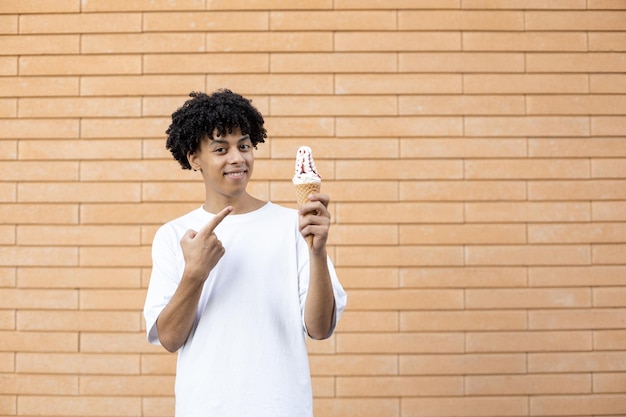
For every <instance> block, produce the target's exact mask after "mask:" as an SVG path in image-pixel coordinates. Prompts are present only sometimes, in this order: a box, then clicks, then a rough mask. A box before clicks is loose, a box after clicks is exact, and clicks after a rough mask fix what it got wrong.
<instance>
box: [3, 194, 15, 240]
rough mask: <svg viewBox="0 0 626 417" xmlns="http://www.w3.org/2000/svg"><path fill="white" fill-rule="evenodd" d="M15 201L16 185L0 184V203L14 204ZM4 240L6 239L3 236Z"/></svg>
mask: <svg viewBox="0 0 626 417" xmlns="http://www.w3.org/2000/svg"><path fill="white" fill-rule="evenodd" d="M16 201H17V184H16V183H4V184H0V202H2V203H15V202H16ZM5 239H8V238H7V237H6V236H5Z"/></svg>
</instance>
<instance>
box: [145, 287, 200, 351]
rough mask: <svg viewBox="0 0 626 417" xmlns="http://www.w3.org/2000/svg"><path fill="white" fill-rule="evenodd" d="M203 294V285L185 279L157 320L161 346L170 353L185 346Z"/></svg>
mask: <svg viewBox="0 0 626 417" xmlns="http://www.w3.org/2000/svg"><path fill="white" fill-rule="evenodd" d="M201 292H202V283H201V282H200V283H198V282H194V281H192V280H188V279H185V278H183V279H182V280H181V283H180V285H179V287H178V289H177V290H176V292H175V293H174V295H173V296H172V299H171V300H170V302H169V303H168V305H167V306H165V308H164V309H163V311H162V312H161V314H160V315H159V318H158V319H157V323H156V325H157V331H158V334H159V341H160V342H161V345H162V346H163V347H164V348H165V349H166V350H168V351H169V352H176V351H177V350H178V349H180V347H181V346H182V345H183V344H185V342H186V341H187V338H188V337H189V333H190V332H191V328H192V327H193V322H194V320H195V317H196V310H197V308H198V302H199V300H200V294H201Z"/></svg>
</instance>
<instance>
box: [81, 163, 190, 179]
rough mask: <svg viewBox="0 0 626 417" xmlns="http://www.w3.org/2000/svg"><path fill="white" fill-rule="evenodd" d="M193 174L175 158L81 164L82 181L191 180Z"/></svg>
mask: <svg viewBox="0 0 626 417" xmlns="http://www.w3.org/2000/svg"><path fill="white" fill-rule="evenodd" d="M191 175H193V174H192V173H191V172H189V171H183V170H182V169H180V168H179V167H177V165H176V162H175V161H173V160H165V161H162V160H135V161H132V162H129V161H110V160H109V161H107V160H105V161H83V162H81V165H80V178H81V180H82V181H159V180H161V181H165V180H168V181H173V180H177V179H178V180H189V179H192V178H191V177H190V176H191Z"/></svg>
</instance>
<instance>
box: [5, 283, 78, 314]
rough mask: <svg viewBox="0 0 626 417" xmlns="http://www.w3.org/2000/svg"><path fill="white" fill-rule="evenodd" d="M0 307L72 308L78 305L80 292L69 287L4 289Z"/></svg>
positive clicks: (31, 308) (32, 308)
mask: <svg viewBox="0 0 626 417" xmlns="http://www.w3.org/2000/svg"><path fill="white" fill-rule="evenodd" d="M0 300H1V301H0V308H7V309H30V310H34V309H37V307H39V308H40V309H55V310H57V309H58V310H71V309H75V308H76V307H77V306H78V293H77V292H76V291H75V290H69V289H67V290H66V289H63V290H60V289H54V290H45V289H2V288H0Z"/></svg>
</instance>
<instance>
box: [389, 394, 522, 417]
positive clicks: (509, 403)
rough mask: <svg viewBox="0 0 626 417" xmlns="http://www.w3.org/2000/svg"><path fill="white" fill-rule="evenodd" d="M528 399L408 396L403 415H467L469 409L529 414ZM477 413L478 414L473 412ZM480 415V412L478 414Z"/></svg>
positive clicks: (486, 412)
mask: <svg viewBox="0 0 626 417" xmlns="http://www.w3.org/2000/svg"><path fill="white" fill-rule="evenodd" d="M528 409H529V406H528V400H527V399H526V398H524V397H519V396H517V397H516V396H511V397H506V396H493V397H439V398H415V397H413V398H406V399H405V400H403V402H402V411H401V412H402V415H403V416H420V415H428V416H466V415H467V412H468V410H480V411H479V412H480V413H481V414H485V415H493V416H499V417H506V416H511V417H514V416H519V415H520V414H521V415H527V414H528ZM471 415H476V414H471ZM478 415H480V414H478Z"/></svg>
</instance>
